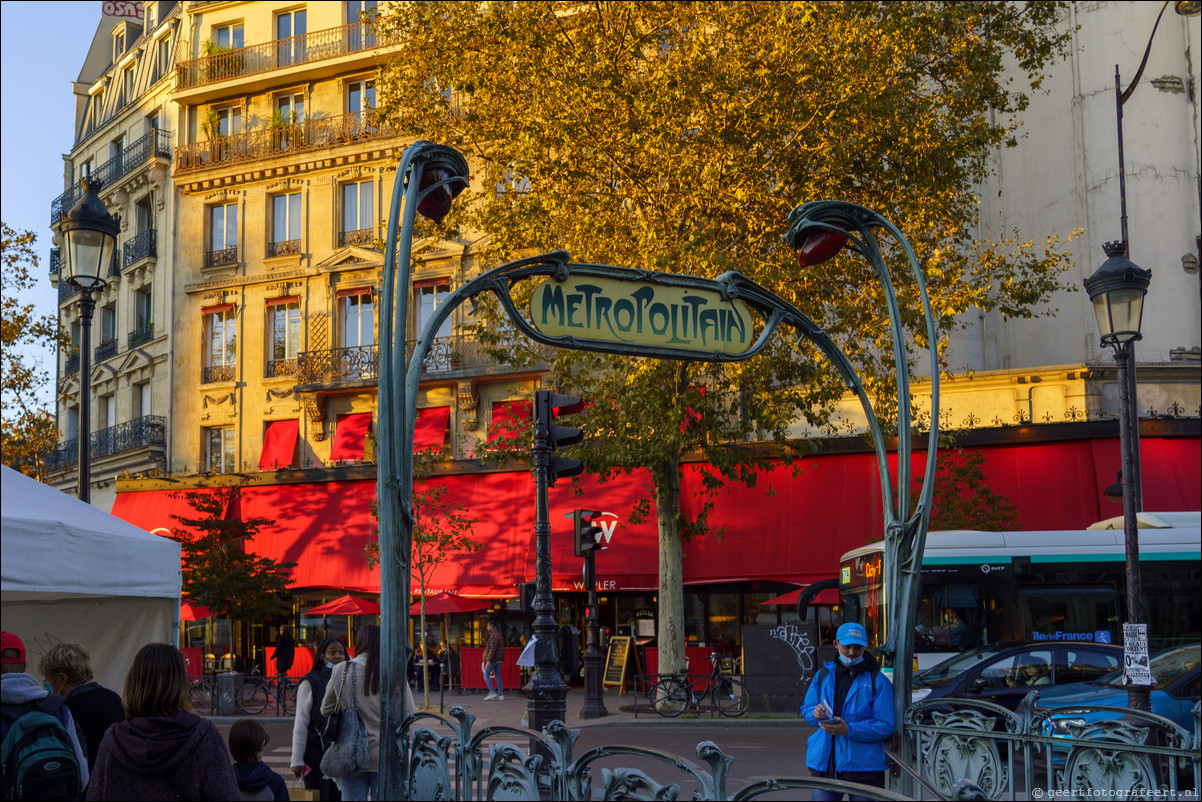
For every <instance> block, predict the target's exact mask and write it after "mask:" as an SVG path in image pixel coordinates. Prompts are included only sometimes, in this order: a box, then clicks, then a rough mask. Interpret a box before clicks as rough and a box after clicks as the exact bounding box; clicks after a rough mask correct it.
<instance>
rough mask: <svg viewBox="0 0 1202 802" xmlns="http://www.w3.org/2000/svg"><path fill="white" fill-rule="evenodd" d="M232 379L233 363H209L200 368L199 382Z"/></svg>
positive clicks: (207, 382)
mask: <svg viewBox="0 0 1202 802" xmlns="http://www.w3.org/2000/svg"><path fill="white" fill-rule="evenodd" d="M233 380H234V366H233V365H209V366H208V367H204V368H201V370H200V383H201V384H212V383H213V382H232V381H233Z"/></svg>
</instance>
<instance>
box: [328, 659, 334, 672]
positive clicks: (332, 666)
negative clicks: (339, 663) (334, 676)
mask: <svg viewBox="0 0 1202 802" xmlns="http://www.w3.org/2000/svg"><path fill="white" fill-rule="evenodd" d="M326 668H328V669H330V670H331V671H333V670H334V664H333V663H331V662H330V661H329V660H327V661H326Z"/></svg>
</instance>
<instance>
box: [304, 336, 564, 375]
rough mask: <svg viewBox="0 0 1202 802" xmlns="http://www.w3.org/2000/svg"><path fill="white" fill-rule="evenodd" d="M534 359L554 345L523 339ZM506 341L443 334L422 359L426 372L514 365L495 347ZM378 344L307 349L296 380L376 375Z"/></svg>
mask: <svg viewBox="0 0 1202 802" xmlns="http://www.w3.org/2000/svg"><path fill="white" fill-rule="evenodd" d="M415 345H416V341H414V340H410V341H409V342H407V343H406V358H409V357H412V356H413V349H414V347H415ZM523 347H526V348H528V349H530V351H531V352H532V354H533V358H534V360H536V361H537V362H543V363H545V362H549V361H550V360H551V359H552V358H553V355H554V353H555V350H556V349H554V348H551V347H550V346H545V345H539V344H536V343H524V344H523ZM508 350H509V349H507V348H506V347H505V345H504V344H501V345H496V346H491V348H489V347H485V346H484V344H483V343H481V342H479V341H478V340H476V339H475V338H473V337H443V338H440V339H437V340H435V341H434V342H433V343H431V345H430V351H429V353H427V354H426V358H425V360H424V361H423V362H422V373H423V374H424V375H429V374H435V373H449V372H451V371H455V370H472V371H480V370H487V369H497V368H500V369H513V368H515V367H517V364H516V362H517V360H514V361H512V362H510V361H506V360H504V359H498V358H497V357H496V354H495V352H496V351H508ZM376 370H377V367H376V348H375V346H361V347H359V348H335V349H333V350H330V351H305V352H304V353H302V354H301V355H300V357H299V358H298V359H297V368H296V381H297V383H298V384H332V383H336V382H342V381H358V380H363V379H369V380H370V379H375V378H376V376H377V374H376Z"/></svg>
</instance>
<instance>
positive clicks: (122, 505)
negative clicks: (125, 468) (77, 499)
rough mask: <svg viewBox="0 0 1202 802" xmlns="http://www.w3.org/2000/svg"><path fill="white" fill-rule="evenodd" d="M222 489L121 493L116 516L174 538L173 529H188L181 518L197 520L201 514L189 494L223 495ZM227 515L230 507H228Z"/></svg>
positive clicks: (116, 507) (156, 533) (116, 504)
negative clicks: (191, 501) (172, 535)
mask: <svg viewBox="0 0 1202 802" xmlns="http://www.w3.org/2000/svg"><path fill="white" fill-rule="evenodd" d="M222 492H227V491H225V490H223V489H222V488H204V489H199V490H195V489H193V490H147V491H144V492H141V493H119V494H118V495H117V500H116V501H114V502H113V509H112V514H113V515H115V516H116V517H118V518H120V519H121V520H123V521H125V522H126V523H131V524H133V525H134V526H136V527H139V528H141V529H145V530H146V531H147V532H150V533H152V534H155V535H163V536H165V537H171V533H172V531H173V530H180V529H182V530H185V531H188V530H187V527H185V526H183V525H182V524H181V523H180V522H179V518H180V517H183V518H195V517H197V516H198V515H199V513H198V512H197V511H196V510H195V509H194V508H193V507H192V505H191V504H189V503H188V498H187V496H186V495H185V493H222ZM225 514H226V515H228V514H229V507H228V506H227V507H226V512H225Z"/></svg>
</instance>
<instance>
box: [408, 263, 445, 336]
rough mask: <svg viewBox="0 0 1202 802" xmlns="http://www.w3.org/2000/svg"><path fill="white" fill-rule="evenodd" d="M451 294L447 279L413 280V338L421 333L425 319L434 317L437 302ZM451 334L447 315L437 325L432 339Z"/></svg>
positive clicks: (439, 302) (424, 325)
mask: <svg viewBox="0 0 1202 802" xmlns="http://www.w3.org/2000/svg"><path fill="white" fill-rule="evenodd" d="M450 294H451V283H450V281H448V280H447V279H445V278H444V279H434V280H433V281H415V282H414V283H413V309H414V311H415V312H416V315H415V316H414V320H413V324H414V330H413V335H414V339H417V336H418V335H420V334H421V333H422V331H423V330H424V329H425V327H426V321H427V320H429V319H430V318H432V317H434V312H435V310H437V309H438V306H439V304H441V303H442V302H443V301H445V300H446V298H447V296H448V295H450ZM450 336H451V318H450V317H447V319H446V320H444V321H443V322H442V323H441V324H440V325H439V327H438V331H436V332H434V339H435V340H439V339H443V338H447V337H450Z"/></svg>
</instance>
